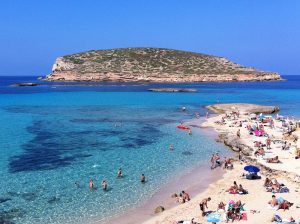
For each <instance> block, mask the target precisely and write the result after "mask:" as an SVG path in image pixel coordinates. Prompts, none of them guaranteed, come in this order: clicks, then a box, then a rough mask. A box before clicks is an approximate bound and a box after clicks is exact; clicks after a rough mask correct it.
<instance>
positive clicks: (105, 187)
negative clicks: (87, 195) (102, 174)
mask: <svg viewBox="0 0 300 224" xmlns="http://www.w3.org/2000/svg"><path fill="white" fill-rule="evenodd" d="M101 186H102V189H103V190H104V191H106V190H107V182H106V180H103V181H102V183H101Z"/></svg>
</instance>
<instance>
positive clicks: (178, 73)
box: [45, 48, 281, 82]
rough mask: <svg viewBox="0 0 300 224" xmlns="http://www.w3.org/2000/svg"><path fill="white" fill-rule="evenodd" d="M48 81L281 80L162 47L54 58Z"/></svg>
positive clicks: (270, 74) (220, 59)
mask: <svg viewBox="0 0 300 224" xmlns="http://www.w3.org/2000/svg"><path fill="white" fill-rule="evenodd" d="M45 80H48V81H94V82H103V81H111V82H230V81H270V80H281V77H280V75H279V74H278V73H274V72H265V71H259V70H257V69H255V68H251V67H245V66H242V65H239V64H236V63H234V62H231V61H229V60H228V59H226V58H223V57H216V56H211V55H207V54H200V53H193V52H187V51H179V50H171V49H162V48H120V49H111V50H91V51H87V52H82V53H77V54H72V55H66V56H63V57H58V58H57V59H56V61H55V63H54V65H53V68H52V73H51V74H49V75H48V76H47V77H46V78H45Z"/></svg>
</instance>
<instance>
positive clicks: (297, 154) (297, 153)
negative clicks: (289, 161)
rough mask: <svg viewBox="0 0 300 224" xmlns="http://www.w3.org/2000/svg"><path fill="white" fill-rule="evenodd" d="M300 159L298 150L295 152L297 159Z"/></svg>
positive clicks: (299, 150)
mask: <svg viewBox="0 0 300 224" xmlns="http://www.w3.org/2000/svg"><path fill="white" fill-rule="evenodd" d="M299 158H300V149H296V151H295V159H299Z"/></svg>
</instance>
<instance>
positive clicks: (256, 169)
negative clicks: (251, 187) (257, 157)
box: [244, 165, 259, 173]
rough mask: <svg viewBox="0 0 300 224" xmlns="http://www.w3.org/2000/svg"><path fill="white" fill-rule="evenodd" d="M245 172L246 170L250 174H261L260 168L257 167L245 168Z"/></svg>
mask: <svg viewBox="0 0 300 224" xmlns="http://www.w3.org/2000/svg"><path fill="white" fill-rule="evenodd" d="M244 170H246V171H248V172H250V173H257V172H259V168H258V167H256V166H252V165H249V166H245V167H244Z"/></svg>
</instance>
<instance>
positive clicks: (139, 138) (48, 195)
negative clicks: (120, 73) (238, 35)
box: [0, 77, 300, 224]
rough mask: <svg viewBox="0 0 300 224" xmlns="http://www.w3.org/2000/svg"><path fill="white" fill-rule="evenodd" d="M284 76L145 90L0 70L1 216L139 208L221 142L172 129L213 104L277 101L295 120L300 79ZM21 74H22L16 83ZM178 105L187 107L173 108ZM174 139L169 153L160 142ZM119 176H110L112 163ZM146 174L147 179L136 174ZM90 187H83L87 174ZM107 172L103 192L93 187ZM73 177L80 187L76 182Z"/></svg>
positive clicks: (39, 219)
mask: <svg viewBox="0 0 300 224" xmlns="http://www.w3.org/2000/svg"><path fill="white" fill-rule="evenodd" d="M288 78H289V81H286V82H268V83H225V84H176V85H175V84H167V86H181V87H192V88H197V89H199V92H198V93H152V92H148V91H147V89H148V88H150V87H158V86H162V85H163V84H151V85H150V84H144V85H130V84H129V85H123V86H119V85H115V84H103V85H101V86H92V87H91V86H89V87H88V86H82V83H81V84H80V85H81V86H68V85H67V86H65V85H62V83H50V84H49V83H44V82H41V84H42V85H41V86H38V87H18V88H17V87H10V86H9V85H10V84H12V83H15V82H21V81H31V80H32V79H33V78H32V77H0V83H1V85H0V93H1V94H0V122H1V126H0V175H1V179H0V186H1V187H0V222H1V221H3V220H10V221H11V222H14V223H24V224H27V223H62V222H63V223H83V220H84V222H86V220H94V219H95V217H97V219H98V220H104V221H105V217H110V216H112V215H114V214H116V213H120V212H124V211H125V210H126V209H128V208H132V207H134V206H137V205H139V204H140V203H141V202H142V201H144V200H145V199H147V198H149V197H151V195H152V194H153V193H155V192H156V191H157V190H158V186H161V185H162V184H164V183H167V182H168V181H170V180H171V179H172V178H174V174H175V173H176V172H184V171H185V170H189V169H191V168H192V167H194V166H195V165H197V164H199V163H201V162H206V161H207V159H208V157H209V155H210V154H211V153H212V152H215V151H222V150H223V151H224V147H223V146H222V145H220V144H218V143H216V142H215V141H214V140H213V139H211V138H208V137H207V135H206V134H201V133H200V134H199V135H192V136H189V135H188V134H187V133H186V132H183V131H180V130H178V129H176V128H175V126H176V125H177V124H178V123H179V122H180V121H187V120H190V119H193V118H194V113H195V112H200V114H202V115H204V113H205V108H204V106H206V105H208V104H212V103H217V102H252V103H261V104H270V105H278V106H280V107H281V109H282V113H283V114H288V115H292V116H296V117H300V116H299V115H300V112H299V110H298V108H299V106H300V91H299V88H300V79H299V77H288ZM21 79H23V80H21ZM182 106H186V107H187V108H188V112H186V113H182V112H180V110H179V108H180V107H182ZM170 144H174V146H175V150H174V152H173V153H170V151H169V150H168V147H169V145H170ZM120 167H121V168H122V169H123V172H124V174H125V177H124V178H122V179H117V178H116V172H117V170H118V168H120ZM142 173H145V175H146V178H147V180H148V181H147V183H146V184H144V185H142V184H141V183H140V182H139V177H140V175H141V174H142ZM90 178H93V179H94V182H95V185H96V186H97V189H96V190H94V191H90V190H89V188H88V183H89V179H90ZM103 179H106V180H107V181H108V184H109V191H107V192H103V191H102V190H101V188H100V182H101V180H103ZM76 181H77V182H79V185H80V187H79V188H78V187H77V186H76V185H75V182H76Z"/></svg>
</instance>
